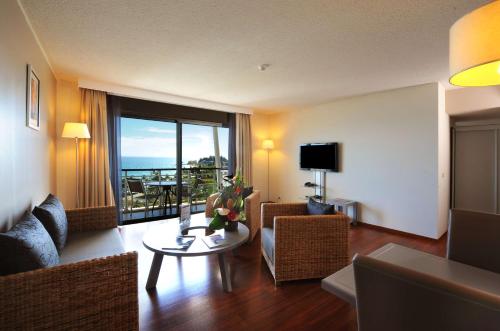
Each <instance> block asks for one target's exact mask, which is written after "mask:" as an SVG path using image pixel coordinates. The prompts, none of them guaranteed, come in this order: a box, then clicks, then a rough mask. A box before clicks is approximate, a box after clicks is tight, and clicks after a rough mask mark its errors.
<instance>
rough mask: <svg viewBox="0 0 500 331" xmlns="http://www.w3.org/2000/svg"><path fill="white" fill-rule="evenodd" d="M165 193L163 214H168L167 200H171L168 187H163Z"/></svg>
mask: <svg viewBox="0 0 500 331" xmlns="http://www.w3.org/2000/svg"><path fill="white" fill-rule="evenodd" d="M163 193H164V194H165V198H163V215H165V216H166V215H167V201H169V200H170V197H169V195H168V193H169V192H168V188H163Z"/></svg>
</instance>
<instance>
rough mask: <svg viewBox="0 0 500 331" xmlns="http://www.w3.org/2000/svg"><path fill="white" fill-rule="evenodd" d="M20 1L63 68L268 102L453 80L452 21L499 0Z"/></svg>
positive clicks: (226, 99) (249, 103)
mask: <svg viewBox="0 0 500 331" xmlns="http://www.w3.org/2000/svg"><path fill="white" fill-rule="evenodd" d="M20 1H21V4H22V6H23V8H24V10H25V12H26V14H27V16H28V19H29V20H30V22H31V24H32V27H33V29H34V30H35V32H36V34H37V36H38V38H39V40H40V42H41V44H42V46H43V48H44V49H45V51H46V53H47V55H48V58H49V61H50V63H51V65H52V67H53V69H54V72H55V74H56V76H57V78H60V79H68V80H77V79H87V80H97V81H101V82H108V83H113V84H120V85H124V86H130V87H136V88H141V89H146V90H152V91H158V92H164V93H170V94H175V95H179V96H185V97H190V98H197V99H202V100H208V101H214V102H220V103H225V104H229V105H234V106H243V107H250V108H253V109H263V110H266V111H282V110H287V109H297V108H302V107H308V106H312V105H316V104H321V103H324V102H328V101H331V100H333V99H336V98H340V97H345V96H352V95H358V94H364V93H369V92H374V91H380V90H386V89H391V88H398V87H404V86H411V85H418V84H422V83H428V82H432V81H442V82H446V81H447V76H448V31H449V28H450V26H451V25H452V24H453V22H454V21H455V20H457V19H458V18H459V17H461V16H463V15H464V14H465V13H467V12H469V11H471V10H473V9H475V8H477V7H479V6H480V5H482V4H485V3H488V2H489V1H486V0H419V1H415V0H376V1H375V0H372V1H361V0H357V1H353V0H335V1H334V0H329V1H320V0H307V1H306V0H302V1H299V0H296V1H288V0H251V1H248V0H217V1H209V0H201V1H200V0H182V1H175V0H172V1H165V0H147V1H146V0H143V1H138V0H106V1H102V0H85V1H80V0H66V1H56V0H20ZM263 63H267V64H270V65H271V66H270V67H269V68H268V69H267V70H265V71H259V70H258V66H259V65H260V64H263Z"/></svg>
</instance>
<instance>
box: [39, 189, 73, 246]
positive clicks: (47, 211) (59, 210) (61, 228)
mask: <svg viewBox="0 0 500 331" xmlns="http://www.w3.org/2000/svg"><path fill="white" fill-rule="evenodd" d="M33 214H34V215H35V216H36V218H38V219H39V220H40V222H42V224H43V226H44V227H45V229H46V230H47V232H48V233H49V235H50V237H51V238H52V240H53V241H54V244H55V245H56V248H57V251H58V252H59V253H61V251H62V249H63V248H64V245H65V244H66V239H67V237H68V220H67V219H66V212H65V211H64V207H63V205H62V203H61V201H59V199H58V198H57V197H56V196H54V195H52V194H49V195H48V196H47V198H46V199H45V201H44V202H42V204H41V205H40V206H38V207H35V209H33Z"/></svg>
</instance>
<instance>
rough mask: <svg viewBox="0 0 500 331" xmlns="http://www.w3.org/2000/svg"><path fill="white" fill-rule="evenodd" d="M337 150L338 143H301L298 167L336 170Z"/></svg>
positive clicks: (337, 165)
mask: <svg viewBox="0 0 500 331" xmlns="http://www.w3.org/2000/svg"><path fill="white" fill-rule="evenodd" d="M338 150H339V149H338V143H324V144H305V145H301V146H300V169H302V170H320V171H333V172H338V171H339V153H338Z"/></svg>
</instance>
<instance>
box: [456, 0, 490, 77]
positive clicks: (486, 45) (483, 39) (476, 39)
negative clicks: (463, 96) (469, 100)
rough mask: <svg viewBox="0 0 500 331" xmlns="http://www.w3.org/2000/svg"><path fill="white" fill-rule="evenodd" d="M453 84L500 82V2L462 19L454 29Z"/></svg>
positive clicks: (483, 7)
mask: <svg viewBox="0 0 500 331" xmlns="http://www.w3.org/2000/svg"><path fill="white" fill-rule="evenodd" d="M450 74H451V78H450V83H451V84H453V85H458V86H491V85H500V1H494V2H491V3H489V4H487V5H484V6H482V7H480V8H478V9H476V10H474V11H472V12H470V13H468V14H467V15H465V16H463V17H462V18H460V19H459V20H458V21H456V22H455V24H453V26H452V27H451V29H450Z"/></svg>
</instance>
